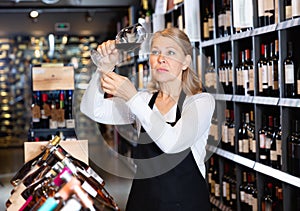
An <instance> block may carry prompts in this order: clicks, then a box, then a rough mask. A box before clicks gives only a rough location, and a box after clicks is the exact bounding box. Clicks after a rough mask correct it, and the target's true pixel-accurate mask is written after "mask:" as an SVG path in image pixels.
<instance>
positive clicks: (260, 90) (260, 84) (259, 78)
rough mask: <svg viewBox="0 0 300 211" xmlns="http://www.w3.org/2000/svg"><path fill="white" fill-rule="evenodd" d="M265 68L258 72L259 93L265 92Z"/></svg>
mask: <svg viewBox="0 0 300 211" xmlns="http://www.w3.org/2000/svg"><path fill="white" fill-rule="evenodd" d="M262 75H263V68H262V67H259V70H258V90H259V92H262V91H263V76H262Z"/></svg>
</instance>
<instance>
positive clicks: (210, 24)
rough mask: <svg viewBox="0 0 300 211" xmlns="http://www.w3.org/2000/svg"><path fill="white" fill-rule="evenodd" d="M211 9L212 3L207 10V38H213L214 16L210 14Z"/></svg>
mask: <svg viewBox="0 0 300 211" xmlns="http://www.w3.org/2000/svg"><path fill="white" fill-rule="evenodd" d="M212 11H213V4H212V3H211V4H210V10H209V14H208V32H209V39H210V40H211V39H213V38H214V28H215V25H214V17H213V15H212Z"/></svg>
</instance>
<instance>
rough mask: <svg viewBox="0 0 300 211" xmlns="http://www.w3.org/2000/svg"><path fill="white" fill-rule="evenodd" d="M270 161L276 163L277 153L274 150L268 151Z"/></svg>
mask: <svg viewBox="0 0 300 211" xmlns="http://www.w3.org/2000/svg"><path fill="white" fill-rule="evenodd" d="M270 160H271V161H277V153H276V150H270Z"/></svg>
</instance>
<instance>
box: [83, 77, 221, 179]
mask: <svg viewBox="0 0 300 211" xmlns="http://www.w3.org/2000/svg"><path fill="white" fill-rule="evenodd" d="M99 77H100V73H99V72H96V73H95V74H94V75H93V77H92V79H91V81H90V83H89V85H88V88H87V90H86V91H85V93H84V95H83V97H82V100H81V105H80V109H81V112H83V113H84V114H85V115H87V116H88V117H89V118H91V119H92V120H94V121H97V122H100V123H103V124H112V125H120V124H132V123H134V122H137V125H138V130H140V128H141V127H140V126H141V125H142V126H143V128H144V129H145V131H146V132H147V133H148V135H149V136H150V137H151V138H152V140H153V141H154V142H155V143H156V144H157V146H158V147H159V148H160V149H161V150H162V151H163V152H165V153H177V152H180V151H183V150H185V149H187V148H189V147H190V148H191V151H192V154H193V156H194V159H195V161H196V163H197V165H198V168H199V170H200V172H201V174H202V176H203V177H204V178H205V164H204V159H205V154H206V143H207V138H208V133H209V129H210V125H211V118H212V115H213V112H214V109H215V100H214V98H213V96H212V95H210V94H209V93H200V94H196V95H193V96H186V98H185V100H184V102H183V106H182V111H181V118H180V119H179V121H177V123H176V125H175V126H173V127H172V126H171V125H170V124H168V123H167V122H174V121H175V118H176V110H177V109H176V108H177V105H174V107H173V108H172V109H171V110H170V111H169V112H168V113H167V114H165V115H162V114H161V113H160V112H159V111H158V109H157V108H156V107H155V106H154V108H153V110H152V109H151V108H150V107H149V106H148V102H149V101H150V99H151V97H152V93H150V92H147V91H142V92H138V93H137V94H136V95H135V96H134V97H132V98H131V99H130V100H129V101H127V102H125V101H124V100H122V99H120V98H104V93H103V91H102V90H101V88H100V83H99Z"/></svg>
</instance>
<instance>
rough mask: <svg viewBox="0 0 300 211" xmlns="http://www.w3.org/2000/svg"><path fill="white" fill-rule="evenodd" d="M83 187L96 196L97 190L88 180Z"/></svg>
mask: <svg viewBox="0 0 300 211" xmlns="http://www.w3.org/2000/svg"><path fill="white" fill-rule="evenodd" d="M81 187H82V189H83V190H85V191H86V192H87V193H89V194H90V195H91V196H93V197H96V196H97V191H96V190H95V189H94V188H93V187H92V186H91V185H90V184H89V183H88V182H86V181H84V182H83V184H82V185H81Z"/></svg>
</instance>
